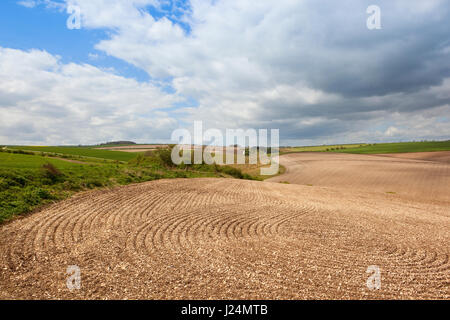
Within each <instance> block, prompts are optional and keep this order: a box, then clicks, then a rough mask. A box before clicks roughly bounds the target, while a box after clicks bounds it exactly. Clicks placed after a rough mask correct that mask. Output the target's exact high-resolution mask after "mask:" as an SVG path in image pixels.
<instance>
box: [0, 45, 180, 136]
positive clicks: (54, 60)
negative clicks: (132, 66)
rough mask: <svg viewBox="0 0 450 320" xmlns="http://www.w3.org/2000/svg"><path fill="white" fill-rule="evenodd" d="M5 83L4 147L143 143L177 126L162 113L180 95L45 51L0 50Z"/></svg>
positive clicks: (0, 91) (1, 96) (1, 111)
mask: <svg viewBox="0 0 450 320" xmlns="http://www.w3.org/2000/svg"><path fill="white" fill-rule="evenodd" d="M0 79H2V81H1V82H0V142H1V143H5V144H13V143H45V144H63V143H76V144H78V143H95V142H100V141H106V140H112V139H118V138H133V139H136V140H139V141H141V142H143V141H146V140H147V139H148V140H158V139H165V138H166V133H167V132H168V131H169V132H170V130H172V129H173V128H174V127H176V126H177V122H176V120H175V119H173V118H172V117H170V116H169V115H168V114H167V113H164V112H161V111H158V109H164V108H167V107H171V106H172V104H173V103H174V102H176V101H178V100H179V98H177V97H176V96H174V95H168V94H166V93H164V92H162V91H161V90H160V89H159V88H158V87H157V86H155V85H153V84H152V83H138V82H137V81H135V80H133V79H127V78H123V77H121V76H118V75H115V74H113V73H110V72H106V71H104V70H100V69H98V68H96V67H93V66H91V65H87V64H82V65H80V64H74V63H69V64H63V63H61V61H60V60H59V58H58V57H55V56H53V55H51V54H49V53H47V52H45V51H39V50H31V51H28V52H25V51H21V50H13V49H7V48H0Z"/></svg>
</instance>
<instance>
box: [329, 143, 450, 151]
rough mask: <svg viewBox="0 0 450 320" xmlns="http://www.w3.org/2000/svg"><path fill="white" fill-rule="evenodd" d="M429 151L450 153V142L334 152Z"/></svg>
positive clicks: (400, 144)
mask: <svg viewBox="0 0 450 320" xmlns="http://www.w3.org/2000/svg"><path fill="white" fill-rule="evenodd" d="M427 151H450V140H447V141H425V142H399V143H376V144H372V145H365V146H362V147H356V148H346V149H339V150H334V151H333V152H343V153H360V154H376V153H402V152H427Z"/></svg>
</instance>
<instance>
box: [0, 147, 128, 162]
mask: <svg viewBox="0 0 450 320" xmlns="http://www.w3.org/2000/svg"><path fill="white" fill-rule="evenodd" d="M8 148H9V149H16V150H29V151H38V152H52V153H59V154H68V155H75V156H83V157H93V158H101V159H109V160H119V161H128V160H131V159H133V158H135V157H136V155H137V154H136V153H133V152H122V151H110V150H98V149H92V148H84V147H36V146H11V147H8Z"/></svg>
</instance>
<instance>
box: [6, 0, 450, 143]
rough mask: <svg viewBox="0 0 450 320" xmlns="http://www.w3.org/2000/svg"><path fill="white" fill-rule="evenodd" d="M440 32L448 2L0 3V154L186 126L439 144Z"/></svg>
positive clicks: (446, 131)
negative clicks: (370, 22)
mask: <svg viewBox="0 0 450 320" xmlns="http://www.w3.org/2000/svg"><path fill="white" fill-rule="evenodd" d="M370 5H377V6H378V7H379V8H380V27H381V28H379V29H369V28H368V27H367V19H368V18H369V17H370V16H371V13H367V8H368V7H369V6H370ZM70 8H77V10H79V13H80V14H79V18H80V19H79V22H80V24H79V27H80V28H79V29H78V28H75V29H73V28H69V27H68V20H69V22H74V21H78V20H77V19H76V20H74V19H73V16H71V12H72V11H70V10H68V9H70ZM449 21H450V2H448V1H447V0H427V1H421V0H420V1H419V0H415V1H411V0H378V1H377V0H370V1H366V0H340V1H331V0H328V1H325V0H277V1H273V0H271V1H266V0H259V1H247V0H226V1H222V0H213V1H209V0H192V1H187V0H186V1H184V0H183V1H182V0H2V1H0V144H8V145H11V144H22V145H23V144H27V145H65V144H95V143H99V142H105V141H113V140H132V141H135V142H138V143H164V142H169V141H170V137H171V133H172V132H173V131H174V130H175V129H177V128H190V127H191V126H192V124H193V122H194V121H203V127H204V128H205V129H209V128H217V129H220V130H225V129H227V128H228V129H237V128H242V129H249V128H254V129H279V130H280V140H281V141H280V144H281V145H317V144H333V143H352V142H392V141H413V140H416V141H418V140H444V139H450V28H449ZM70 25H71V24H70V23H69V26H70Z"/></svg>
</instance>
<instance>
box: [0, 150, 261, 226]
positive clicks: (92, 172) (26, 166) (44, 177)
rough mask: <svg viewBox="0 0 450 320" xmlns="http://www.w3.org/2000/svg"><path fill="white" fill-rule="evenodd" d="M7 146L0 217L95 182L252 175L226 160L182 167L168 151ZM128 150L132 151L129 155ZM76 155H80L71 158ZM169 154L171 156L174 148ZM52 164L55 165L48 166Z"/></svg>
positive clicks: (0, 170) (2, 155)
mask: <svg viewBox="0 0 450 320" xmlns="http://www.w3.org/2000/svg"><path fill="white" fill-rule="evenodd" d="M42 149H43V150H42ZM62 149H63V150H62ZM9 150H10V151H11V152H5V150H2V151H3V152H0V223H1V222H4V221H7V220H10V219H13V218H14V217H16V216H18V215H23V214H26V213H29V212H31V211H33V210H35V209H37V208H39V207H42V206H43V205H45V204H49V203H53V202H55V201H57V200H61V199H65V198H67V197H69V196H71V195H73V194H75V193H77V192H80V191H85V190H90V189H95V188H105V187H113V186H118V185H125V184H130V183H137V182H144V181H151V180H155V179H161V178H193V177H236V178H246V179H252V177H251V176H250V175H248V174H245V173H242V172H241V171H240V170H239V169H237V168H232V167H228V166H221V167H218V166H212V165H205V164H199V165H192V166H184V167H182V168H181V167H180V168H177V167H171V166H170V165H168V163H167V157H166V158H165V162H164V161H163V160H162V159H161V158H160V157H158V156H155V157H144V156H142V155H137V154H129V153H125V152H124V153H123V154H125V155H128V158H131V159H130V160H129V161H128V162H123V161H120V162H119V161H118V160H116V161H109V160H112V158H115V159H126V158H127V157H123V156H117V153H118V154H121V153H122V152H119V151H111V152H109V151H104V150H100V152H99V153H94V154H95V155H96V156H98V157H99V156H101V155H104V156H106V157H108V158H107V159H103V160H104V161H103V160H101V158H97V157H96V158H91V155H93V153H89V152H86V150H84V149H83V148H65V147H36V149H34V150H30V151H25V152H24V151H21V150H22V149H19V148H17V149H16V148H9ZM28 150H29V149H28ZM37 150H41V152H44V154H45V155H47V153H48V154H49V155H51V156H41V155H40V154H41V152H37ZM44 150H45V151H44ZM59 151H64V152H66V153H64V156H68V157H65V158H54V155H55V152H58V154H62V153H60V152H59ZM17 152H19V153H17ZM21 152H24V153H26V154H22V153H21ZM33 152H36V153H33ZM71 152H73V153H71ZM85 155H88V156H85ZM130 155H132V157H129V156H130ZM73 157H75V159H78V160H72V159H71V158H73ZM168 159H170V152H169V158H168ZM106 160H108V161H106ZM105 161H106V162H105ZM49 164H50V165H51V166H48V165H49ZM46 167H47V168H46Z"/></svg>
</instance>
